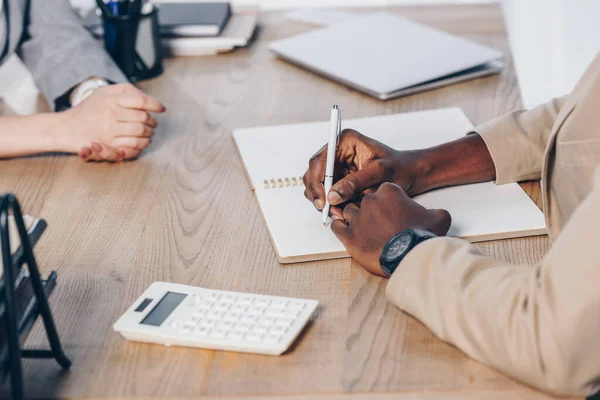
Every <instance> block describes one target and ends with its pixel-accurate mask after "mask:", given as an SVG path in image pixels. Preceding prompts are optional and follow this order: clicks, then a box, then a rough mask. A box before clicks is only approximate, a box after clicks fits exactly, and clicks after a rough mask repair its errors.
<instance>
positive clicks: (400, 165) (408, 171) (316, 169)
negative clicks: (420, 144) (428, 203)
mask: <svg viewBox="0 0 600 400" xmlns="http://www.w3.org/2000/svg"><path fill="white" fill-rule="evenodd" d="M326 157H327V145H325V146H324V147H323V148H321V149H320V150H319V151H318V152H317V153H316V154H315V155H314V156H312V157H311V159H310V161H309V168H308V170H307V171H306V173H305V174H304V178H303V179H304V185H305V186H306V190H305V192H304V196H306V198H307V199H308V200H310V201H311V202H312V203H313V205H314V206H315V207H316V208H317V210H319V211H320V210H322V209H323V207H324V206H325V189H324V187H323V177H324V174H325V163H326ZM417 161H418V156H417V154H416V153H415V152H411V151H397V150H394V149H392V148H391V147H388V146H386V145H384V144H382V143H380V142H378V141H376V140H374V139H371V138H369V137H367V136H364V135H362V134H360V133H358V132H357V131H355V130H352V129H345V130H344V131H343V132H342V133H341V135H340V139H339V143H338V146H337V152H336V164H335V177H334V182H335V184H334V185H333V187H332V188H331V191H330V193H329V196H328V198H329V202H330V204H331V205H332V207H331V216H332V218H333V219H341V218H343V216H342V208H343V205H344V203H346V202H349V201H359V200H360V198H361V197H362V196H363V195H365V194H368V193H372V192H373V191H375V190H376V189H377V188H378V187H379V185H381V184H382V183H384V182H393V183H395V184H397V185H399V186H400V187H402V189H404V190H405V191H406V192H407V193H408V194H409V195H411V196H414V195H415V194H418V193H419V190H418V189H417V187H416V177H415V175H416V173H415V166H416V162H417Z"/></svg>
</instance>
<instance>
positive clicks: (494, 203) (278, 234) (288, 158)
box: [234, 108, 546, 262]
mask: <svg viewBox="0 0 600 400" xmlns="http://www.w3.org/2000/svg"><path fill="white" fill-rule="evenodd" d="M328 126H329V124H328V123H327V122H325V123H309V124H299V125H287V126H278V127H267V128H254V129H246V130H240V131H236V132H234V138H235V141H236V144H237V146H238V149H239V152H240V154H241V156H242V159H243V162H244V165H245V167H246V169H247V172H248V175H249V177H250V179H251V180H252V182H253V183H254V185H255V188H256V196H257V199H258V202H259V205H260V208H261V211H262V213H263V215H264V218H265V221H266V223H267V226H268V228H269V233H270V235H271V239H272V241H273V245H274V246H275V248H276V251H277V254H278V259H279V261H280V262H296V261H306V260H317V259H328V258H335V257H343V256H347V254H346V253H345V251H344V248H343V246H342V244H341V243H340V242H339V241H338V240H337V238H336V237H335V235H333V233H332V232H331V230H330V229H328V228H324V227H323V225H322V224H321V215H320V214H319V212H318V211H316V210H315V208H314V207H313V206H312V204H311V203H310V202H308V201H307V200H306V199H305V198H304V195H303V192H304V187H302V186H297V187H295V186H289V187H288V186H285V185H283V187H276V188H272V187H269V188H265V186H264V184H263V182H264V180H265V179H267V180H268V179H271V178H277V177H287V176H300V175H302V174H303V172H304V171H305V170H306V167H307V165H308V159H309V157H310V156H311V155H312V154H313V153H314V152H315V151H316V149H318V148H319V147H320V146H322V145H323V144H324V143H325V141H326V140H327V129H328ZM342 126H343V127H352V128H354V129H356V130H358V131H360V132H362V133H364V134H366V135H368V136H370V137H373V138H374V139H377V140H379V141H381V142H383V143H386V144H387V145H389V146H391V147H394V148H396V149H406V150H408V149H417V148H424V147H430V146H434V145H437V144H440V143H444V142H447V141H450V140H454V139H457V138H459V137H462V136H463V135H464V134H465V133H466V132H468V131H469V130H470V129H472V125H471V123H470V122H469V121H468V119H467V118H466V116H465V115H464V114H463V112H462V111H461V110H460V109H457V108H453V109H441V110H433V111H425V112H417V113H409V114H397V115H388V116H381V117H374V118H366V119H357V120H347V121H345V122H343V124H342ZM299 171H300V172H299ZM415 200H416V201H417V202H419V203H420V204H422V205H423V206H425V207H427V208H445V209H447V210H448V211H449V212H450V214H451V215H452V226H451V228H450V232H449V235H451V236H458V237H463V238H466V239H468V240H471V241H482V240H492V239H500V238H509V237H520V236H528V235H537V234H543V233H545V226H546V225H545V220H544V216H543V214H542V212H541V211H540V210H539V209H538V207H537V206H536V205H535V204H534V203H533V202H532V201H531V200H530V199H529V197H528V196H527V195H526V194H525V192H523V190H521V188H520V187H519V186H518V185H517V184H509V185H502V186H496V185H495V184H494V183H492V182H484V183H479V184H473V185H465V186H459V187H452V188H445V189H441V190H436V191H433V192H430V193H426V194H424V195H421V196H418V197H416V198H415Z"/></svg>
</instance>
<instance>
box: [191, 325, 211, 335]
mask: <svg viewBox="0 0 600 400" xmlns="http://www.w3.org/2000/svg"><path fill="white" fill-rule="evenodd" d="M209 333H210V328H205V327H200V328H197V329H194V331H193V332H192V336H197V337H204V336H208V334H209Z"/></svg>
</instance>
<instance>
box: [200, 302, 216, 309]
mask: <svg viewBox="0 0 600 400" xmlns="http://www.w3.org/2000/svg"><path fill="white" fill-rule="evenodd" d="M214 304H215V302H214V301H203V302H201V303H198V304H196V310H210V309H211V308H212V306H213V305H214Z"/></svg>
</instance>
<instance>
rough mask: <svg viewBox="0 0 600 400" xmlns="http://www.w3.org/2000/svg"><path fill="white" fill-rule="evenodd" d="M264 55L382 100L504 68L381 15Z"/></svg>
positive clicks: (474, 47)
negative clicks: (285, 61)
mask: <svg viewBox="0 0 600 400" xmlns="http://www.w3.org/2000/svg"><path fill="white" fill-rule="evenodd" d="M269 50H271V51H272V52H273V53H274V54H275V55H277V56H278V57H280V58H282V59H284V60H287V61H289V62H291V63H293V64H296V65H298V66H301V67H303V68H306V69H308V70H310V71H313V72H315V73H317V74H320V75H323V76H325V77H327V78H329V79H332V80H334V81H337V82H340V83H342V84H344V85H347V86H350V87H352V88H354V89H357V90H359V91H362V92H364V93H367V94H369V95H371V96H373V97H376V98H378V99H381V100H387V99H391V98H395V97H399V96H405V95H409V94H413V93H417V92H421V91H424V90H429V89H434V88H438V87H441V86H444V85H449V84H452V83H457V82H461V81H464V80H467V79H474V78H477V77H482V76H486V75H490V74H494V73H498V72H500V71H501V70H502V68H503V63H502V61H501V60H502V58H503V55H502V53H501V52H499V51H497V50H494V49H491V48H489V47H485V46H482V45H480V44H477V43H473V42H471V41H468V40H466V39H463V38H461V37H457V36H453V35H450V34H448V33H446V32H442V31H439V30H436V29H433V28H430V27H428V26H425V25H421V24H418V23H416V22H413V21H411V20H408V19H405V18H401V17H399V16H397V15H394V14H389V13H383V12H382V13H376V14H372V15H367V16H364V17H359V18H353V19H351V20H348V21H345V22H341V23H338V24H334V25H333V26H330V27H326V28H322V29H318V30H315V31H311V32H308V33H303V34H300V35H296V36H293V37H290V38H285V39H281V40H277V41H275V42H273V43H271V44H270V46H269Z"/></svg>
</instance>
